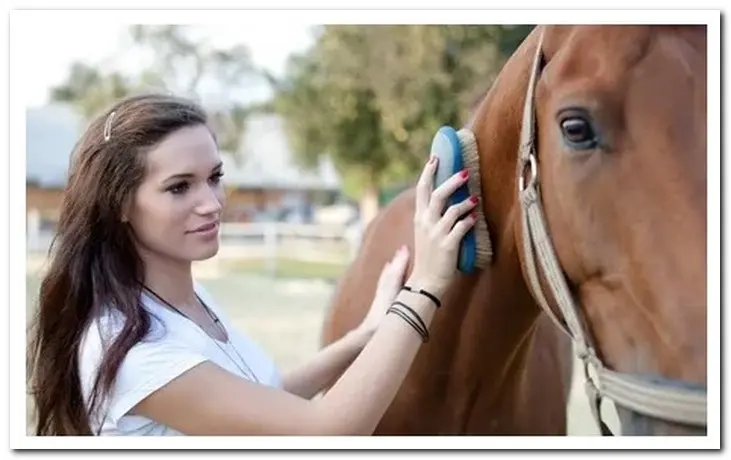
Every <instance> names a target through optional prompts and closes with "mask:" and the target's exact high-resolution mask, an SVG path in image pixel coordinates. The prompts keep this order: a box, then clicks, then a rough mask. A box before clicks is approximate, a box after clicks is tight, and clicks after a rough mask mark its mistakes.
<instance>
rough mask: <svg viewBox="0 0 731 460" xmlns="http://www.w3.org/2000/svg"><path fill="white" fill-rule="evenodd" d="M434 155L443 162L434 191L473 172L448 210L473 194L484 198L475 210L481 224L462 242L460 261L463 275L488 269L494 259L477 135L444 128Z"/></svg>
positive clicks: (466, 131)
mask: <svg viewBox="0 0 731 460" xmlns="http://www.w3.org/2000/svg"><path fill="white" fill-rule="evenodd" d="M431 153H432V155H434V156H436V157H437V158H438V159H439V163H438V165H437V172H436V175H435V177H434V188H437V187H439V186H440V185H441V184H442V183H444V181H446V180H447V179H449V178H450V177H452V176H453V175H454V174H456V173H458V172H459V171H461V170H463V169H465V168H466V169H467V170H468V171H469V173H470V176H469V179H468V180H467V182H466V183H465V184H464V185H462V186H461V187H460V188H458V189H457V191H456V192H454V194H452V196H451V197H450V198H449V200H448V201H447V207H449V206H451V205H453V204H456V203H460V202H462V201H464V200H466V199H468V198H469V197H470V196H471V195H473V194H475V195H477V196H478V197H480V203H479V204H478V205H477V206H476V207H475V209H474V210H475V212H476V214H477V221H476V222H475V225H474V226H473V227H472V228H471V229H470V231H469V232H467V234H466V235H465V237H464V239H463V240H462V244H461V245H460V248H459V256H458V259H457V268H458V269H459V270H460V271H461V272H463V273H472V272H474V271H475V269H482V268H484V267H486V266H487V265H488V264H489V263H490V261H491V260H492V244H491V242H490V234H489V231H488V229H487V222H486V221H485V216H484V214H483V212H482V196H481V195H482V193H481V188H480V162H479V153H478V150H477V142H476V140H475V136H474V135H473V134H472V132H471V131H470V130H468V129H461V130H459V131H455V130H454V129H453V128H451V127H449V126H443V127H441V128H440V129H439V131H437V133H436V135H435V136H434V140H432V145H431ZM445 211H446V209H445ZM468 215H469V214H466V216H468Z"/></svg>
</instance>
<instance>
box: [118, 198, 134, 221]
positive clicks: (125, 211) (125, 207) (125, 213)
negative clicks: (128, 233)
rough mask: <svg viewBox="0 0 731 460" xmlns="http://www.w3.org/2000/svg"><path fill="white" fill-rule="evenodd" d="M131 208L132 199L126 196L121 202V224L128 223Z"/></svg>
mask: <svg viewBox="0 0 731 460" xmlns="http://www.w3.org/2000/svg"><path fill="white" fill-rule="evenodd" d="M131 210H132V200H131V199H130V198H127V199H126V200H125V201H124V203H122V216H121V218H120V220H121V221H122V223H123V224H127V223H129V215H130V212H131Z"/></svg>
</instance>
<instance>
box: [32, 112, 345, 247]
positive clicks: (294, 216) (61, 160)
mask: <svg viewBox="0 0 731 460" xmlns="http://www.w3.org/2000/svg"><path fill="white" fill-rule="evenodd" d="M84 127H85V121H84V120H83V119H82V117H80V116H79V115H78V114H76V113H75V112H74V110H73V109H72V108H71V107H69V106H66V105H48V106H44V107H39V108H32V109H28V110H27V111H26V209H27V212H28V232H29V234H33V233H38V232H44V231H46V230H52V228H53V227H54V226H55V222H56V221H57V218H58V210H59V207H60V204H61V200H62V197H63V188H64V186H65V183H66V175H67V172H68V166H69V159H70V155H71V152H72V150H73V148H74V145H75V143H76V141H77V139H78V137H79V135H80V134H81V132H82V130H83V129H84ZM222 155H223V158H224V165H225V166H224V171H225V176H224V183H225V185H226V188H227V196H228V200H227V206H226V213H225V215H224V220H225V221H229V222H230V221H237V222H251V221H272V220H274V221H290V222H292V221H293V222H309V221H310V220H311V219H312V216H313V213H314V207H313V204H314V203H322V204H332V203H335V202H337V200H338V197H339V196H340V189H341V186H340V178H339V177H338V175H337V173H336V172H335V169H334V168H333V166H332V164H331V163H330V162H328V161H323V163H322V164H321V165H320V167H319V168H318V169H317V170H315V171H305V170H302V169H301V168H298V167H297V166H295V164H294V162H293V161H292V158H293V157H292V152H291V150H290V148H289V145H288V143H287V140H286V138H285V135H284V130H283V123H282V120H281V119H280V118H279V117H277V116H276V115H269V114H261V115H254V116H251V117H250V118H249V119H248V120H247V123H246V127H245V135H244V139H243V142H242V145H241V147H240V149H239V151H238V152H222Z"/></svg>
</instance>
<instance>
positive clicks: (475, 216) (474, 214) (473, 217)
mask: <svg viewBox="0 0 731 460" xmlns="http://www.w3.org/2000/svg"><path fill="white" fill-rule="evenodd" d="M470 217H472V219H473V220H477V211H473V212H472V213H471V214H470Z"/></svg>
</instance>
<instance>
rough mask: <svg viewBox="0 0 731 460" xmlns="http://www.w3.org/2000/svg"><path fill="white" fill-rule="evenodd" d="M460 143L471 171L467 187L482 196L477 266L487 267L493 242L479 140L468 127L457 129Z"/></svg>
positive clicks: (463, 159) (476, 237) (477, 231)
mask: <svg viewBox="0 0 731 460" xmlns="http://www.w3.org/2000/svg"><path fill="white" fill-rule="evenodd" d="M457 137H458V138H459V144H460V147H461V151H462V162H463V163H464V165H465V167H466V168H467V170H468V171H469V172H470V176H469V179H468V180H467V188H468V189H469V191H470V193H471V194H473V195H477V196H478V197H479V198H480V204H478V205H477V206H476V207H475V212H476V214H477V221H476V222H475V225H474V227H473V228H474V230H475V240H476V242H477V244H476V249H477V250H476V252H477V254H476V259H475V266H476V267H477V268H480V269H482V268H485V267H486V266H488V265H489V264H490V263H491V262H492V242H491V241H490V230H489V229H488V228H487V221H486V220H485V214H484V213H483V212H482V187H481V185H480V184H481V183H482V181H481V177H480V155H479V151H478V149H477V141H476V140H475V136H474V134H472V131H470V130H468V129H460V130H459V131H457Z"/></svg>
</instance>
